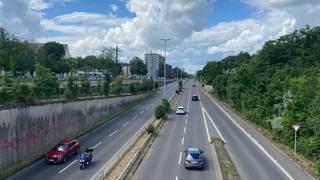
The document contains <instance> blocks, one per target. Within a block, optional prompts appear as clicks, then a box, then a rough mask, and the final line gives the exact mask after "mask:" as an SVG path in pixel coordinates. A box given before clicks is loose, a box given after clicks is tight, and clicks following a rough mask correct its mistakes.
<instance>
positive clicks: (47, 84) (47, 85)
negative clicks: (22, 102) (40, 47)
mask: <svg viewBox="0 0 320 180" xmlns="http://www.w3.org/2000/svg"><path fill="white" fill-rule="evenodd" d="M34 84H35V87H34V90H33V94H34V95H35V96H37V97H38V98H53V96H54V95H58V92H59V82H58V79H57V78H56V76H55V75H54V74H53V73H52V72H51V71H50V69H48V68H46V67H44V66H41V65H40V64H37V65H36V78H35V79H34Z"/></svg>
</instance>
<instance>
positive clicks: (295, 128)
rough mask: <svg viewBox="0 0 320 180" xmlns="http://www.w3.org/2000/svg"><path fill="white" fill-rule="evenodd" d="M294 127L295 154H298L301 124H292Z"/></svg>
mask: <svg viewBox="0 0 320 180" xmlns="http://www.w3.org/2000/svg"><path fill="white" fill-rule="evenodd" d="M292 128H293V130H294V155H296V151H297V132H298V130H299V128H300V124H292Z"/></svg>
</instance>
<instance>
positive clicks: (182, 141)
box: [181, 137, 184, 146]
mask: <svg viewBox="0 0 320 180" xmlns="http://www.w3.org/2000/svg"><path fill="white" fill-rule="evenodd" d="M183 143H184V137H182V140H181V146H183Z"/></svg>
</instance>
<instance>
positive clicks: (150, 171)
mask: <svg viewBox="0 0 320 180" xmlns="http://www.w3.org/2000/svg"><path fill="white" fill-rule="evenodd" d="M192 94H198V92H197V88H195V87H191V81H189V82H188V83H187V84H186V85H185V87H184V89H183V92H182V93H181V95H180V96H179V99H178V101H177V104H176V106H175V107H177V106H184V107H185V109H186V110H187V114H186V115H176V114H175V111H174V110H173V111H172V112H171V113H170V114H169V116H168V119H167V120H166V123H165V125H164V127H163V129H162V130H161V131H160V133H159V135H158V137H157V139H156V140H155V142H154V144H153V145H152V147H151V150H150V153H149V154H148V155H147V156H146V157H145V158H144V160H143V162H142V163H141V165H140V167H139V168H138V170H137V173H136V175H135V178H134V179H136V180H140V179H152V180H163V179H167V180H171V179H172V180H178V179H183V180H188V179H202V180H206V179H208V180H212V179H215V176H214V173H213V172H214V168H215V167H213V166H212V156H211V154H212V153H211V151H210V148H209V143H208V140H207V135H206V130H205V125H204V120H203V118H202V114H201V106H200V101H191V96H192ZM188 147H199V148H201V149H202V150H203V151H204V153H203V156H204V157H205V160H206V167H205V169H204V170H186V169H185V168H184V150H185V149H186V148H188Z"/></svg>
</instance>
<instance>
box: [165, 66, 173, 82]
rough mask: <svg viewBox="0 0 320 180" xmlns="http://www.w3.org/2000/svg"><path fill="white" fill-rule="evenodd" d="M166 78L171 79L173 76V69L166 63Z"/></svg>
mask: <svg viewBox="0 0 320 180" xmlns="http://www.w3.org/2000/svg"><path fill="white" fill-rule="evenodd" d="M166 78H167V79H172V78H174V77H173V70H172V66H170V65H169V64H166Z"/></svg>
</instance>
